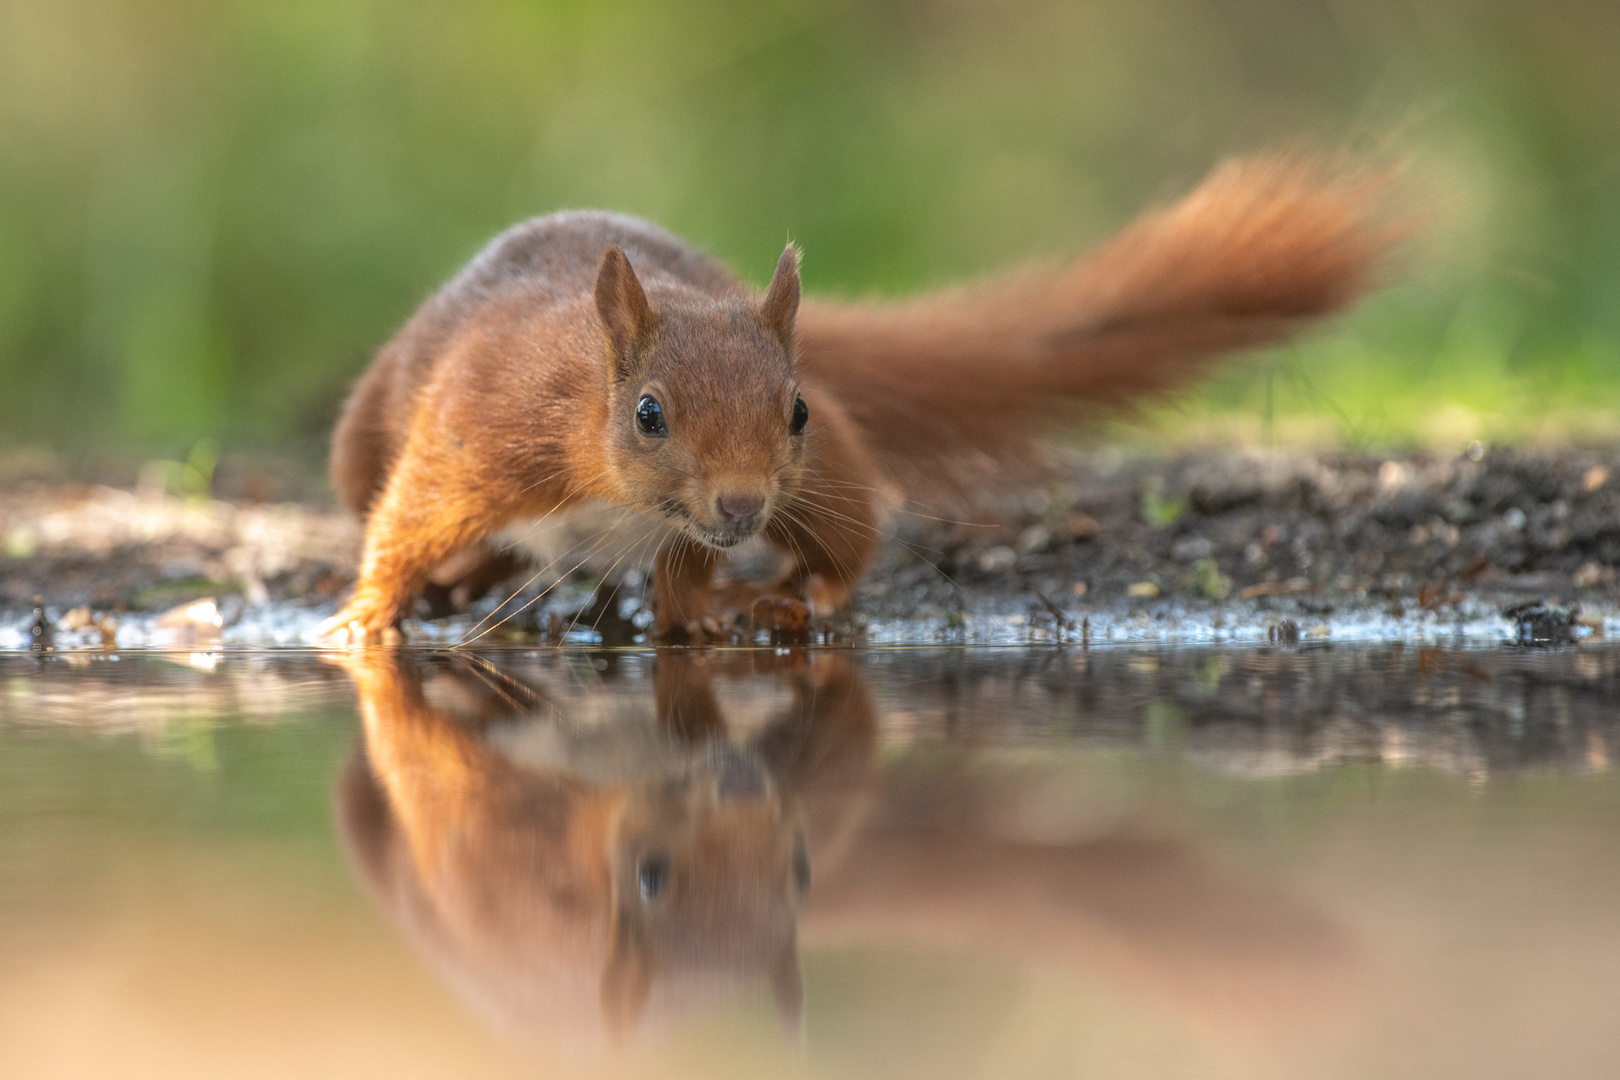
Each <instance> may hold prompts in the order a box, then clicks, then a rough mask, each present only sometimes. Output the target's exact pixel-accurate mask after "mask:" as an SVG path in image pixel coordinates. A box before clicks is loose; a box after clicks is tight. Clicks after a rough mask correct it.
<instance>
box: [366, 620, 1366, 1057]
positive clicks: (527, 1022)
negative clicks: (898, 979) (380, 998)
mask: <svg viewBox="0 0 1620 1080" xmlns="http://www.w3.org/2000/svg"><path fill="white" fill-rule="evenodd" d="M343 663H344V664H345V666H346V667H347V668H348V669H349V671H350V673H351V674H352V675H353V677H354V680H355V684H356V688H357V690H358V692H359V698H360V712H361V717H362V720H363V723H364V731H365V735H364V740H363V743H362V745H361V746H360V747H359V748H358V749H357V751H356V753H355V756H354V757H353V759H352V760H351V761H350V763H349V765H348V768H347V769H346V771H345V773H344V775H343V777H342V780H341V782H340V786H339V791H338V798H337V804H338V805H337V810H338V817H339V823H340V828H341V831H342V833H343V836H344V839H345V842H346V844H347V846H348V848H349V851H350V854H351V857H352V858H353V860H354V862H355V863H356V865H357V867H358V868H359V870H360V873H361V875H362V877H363V878H364V879H365V881H366V882H367V884H368V886H369V887H370V888H371V891H372V892H373V894H374V896H375V897H376V898H377V900H378V902H379V903H380V904H381V905H382V906H383V907H385V908H386V909H387V910H389V911H390V912H391V913H392V915H393V916H394V918H395V919H396V920H397V921H398V922H399V924H400V925H401V926H402V927H403V928H404V930H405V932H406V933H407V935H408V936H409V937H410V938H411V939H412V940H413V941H414V942H415V943H416V945H417V946H418V947H419V948H420V949H421V950H422V951H423V952H424V953H425V954H426V955H427V956H429V957H430V958H431V959H432V960H433V961H434V962H435V963H436V964H437V965H438V966H439V967H440V968H441V970H442V971H443V973H444V975H445V976H446V977H447V978H448V979H449V981H451V982H452V983H453V984H454V985H456V987H457V988H458V989H459V990H460V991H461V992H462V993H463V994H465V995H466V996H467V997H468V998H470V999H471V1000H473V1001H474V1002H476V1003H477V1004H478V1005H479V1006H480V1007H481V1009H482V1011H484V1012H486V1013H487V1014H488V1015H490V1016H491V1018H492V1019H494V1020H495V1021H496V1022H498V1023H499V1024H500V1026H502V1027H510V1028H516V1029H519V1030H523V1031H527V1032H531V1033H535V1034H539V1035H541V1036H542V1037H543V1038H545V1039H547V1040H562V1041H576V1040H578V1039H579V1038H580V1037H581V1036H582V1035H584V1036H587V1037H589V1035H590V1033H593V1032H594V1033H597V1034H598V1035H606V1036H607V1037H608V1038H609V1039H611V1040H615V1041H616V1040H618V1039H620V1038H622V1037H624V1036H625V1035H627V1034H628V1033H630V1032H631V1031H633V1030H634V1029H636V1028H638V1027H641V1026H645V1024H646V1022H647V1021H648V1020H649V1019H650V1018H651V1017H656V1016H661V1015H663V1016H667V1015H672V1014H678V1013H680V1012H682V1011H683V1010H685V1009H686V1008H689V1007H690V1006H691V1005H692V1004H693V1003H694V1002H696V1001H699V1000H702V999H703V998H705V997H709V996H712V995H713V994H714V993H716V992H718V991H721V990H724V989H725V988H726V987H730V986H737V985H747V984H755V983H763V984H766V985H768V986H769V987H770V989H771V992H772V993H773V995H774V997H775V1000H776V1002H777V1006H778V1008H779V1010H780V1012H781V1014H782V1017H783V1020H784V1023H785V1025H786V1026H788V1027H789V1028H796V1027H797V1026H798V1023H799V1016H800V1012H801V1008H802V1005H801V1002H802V991H801V984H800V975H799V962H798V940H799V938H800V937H801V936H803V937H806V938H808V939H819V940H823V941H827V940H840V941H851V940H859V941H863V942H871V943H879V944H892V943H895V942H909V943H913V944H921V945H925V946H928V947H938V948H949V949H952V950H972V951H977V952H980V953H989V954H992V955H994V956H999V957H1001V958H1003V959H1008V960H1014V961H1017V962H1020V963H1028V964H1035V965H1046V966H1054V965H1056V966H1059V967H1067V968H1078V969H1082V970H1085V971H1087V972H1091V973H1094V974H1096V975H1100V976H1102V977H1103V978H1105V979H1107V980H1109V981H1111V982H1113V983H1115V984H1117V985H1119V986H1121V987H1123V988H1126V989H1128V990H1130V991H1132V992H1133V993H1134V994H1135V996H1137V997H1139V998H1140V999H1141V1000H1143V1001H1146V1002H1148V1003H1149V1004H1150V1005H1151V1004H1154V1003H1157V1004H1158V1005H1159V1006H1161V1007H1165V1008H1168V1009H1169V1010H1170V1011H1171V1012H1172V1013H1173V1014H1176V1015H1180V1016H1182V1017H1184V1018H1186V1019H1188V1020H1191V1021H1192V1022H1193V1023H1194V1026H1195V1027H1199V1028H1202V1029H1204V1030H1206V1031H1213V1032H1217V1033H1218V1034H1219V1035H1220V1036H1221V1037H1222V1038H1223V1040H1226V1041H1232V1040H1235V1041H1239V1042H1253V1041H1255V1040H1257V1039H1258V1040H1259V1041H1261V1042H1272V1041H1275V1040H1276V1039H1278V1038H1280V1037H1282V1036H1283V1035H1285V1034H1290V1033H1294V1034H1297V1033H1300V1032H1301V1031H1302V1029H1304V1028H1308V1027H1310V1026H1311V1024H1310V1021H1312V1020H1316V1019H1321V1018H1323V1017H1325V1016H1327V1015H1328V1014H1329V1013H1331V1011H1332V1009H1333V1007H1334V1006H1335V1005H1336V1004H1337V1003H1338V1002H1339V1001H1340V999H1341V997H1342V994H1343V991H1344V989H1345V987H1346V986H1347V984H1348V982H1349V980H1347V979H1346V974H1347V973H1349V972H1351V971H1352V970H1353V969H1354V968H1355V957H1354V953H1353V950H1352V949H1351V947H1350V945H1349V943H1348V940H1347V938H1346V936H1345V935H1344V933H1343V932H1342V931H1341V930H1340V929H1339V928H1338V927H1337V926H1335V925H1334V924H1333V923H1332V922H1331V921H1330V920H1329V919H1328V918H1327V917H1326V916H1325V915H1324V914H1323V913H1321V912H1320V911H1318V910H1317V909H1315V908H1314V907H1312V906H1310V905H1308V904H1306V903H1304V902H1302V901H1301V900H1299V899H1297V898H1294V897H1292V896H1289V895H1286V894H1284V893H1282V892H1280V891H1278V890H1276V889H1272V888H1267V887H1264V886H1260V885H1257V884H1254V883H1251V882H1248V881H1245V880H1242V879H1240V878H1237V877H1235V876H1234V875H1232V874H1231V873H1229V872H1225V871H1223V870H1221V869H1219V868H1218V867H1216V866H1215V865H1213V864H1212V863H1210V862H1209V861H1207V860H1205V859H1204V858H1202V857H1200V856H1199V855H1198V854H1197V853H1196V852H1194V851H1193V850H1192V849H1191V848H1189V847H1188V846H1187V845H1185V844H1181V843H1177V842H1170V841H1165V840H1162V839H1153V838H1146V837H1141V836H1134V835H1129V834H1116V835H1111V836H1108V837H1104V838H1102V839H1097V840H1089V841H1084V842H1069V843H1052V842H1043V841H1039V840H1034V839H1023V838H1020V837H1018V836H1010V835H1007V834H1006V832H1005V831H1004V830H1003V831H998V830H997V829H995V828H994V827H992V826H991V825H990V824H989V823H990V822H993V821H994V820H996V815H995V814H994V813H991V812H989V809H988V808H992V807H994V806H995V805H996V804H997V803H998V802H1005V801H1008V800H1009V799H1010V797H1012V796H1014V795H1016V794H1017V793H1016V792H1014V791H1012V790H1009V789H1007V788H1006V782H1005V781H1002V782H1001V783H1002V786H1003V790H1000V791H998V790H997V787H996V785H997V781H995V780H993V779H990V780H987V779H986V775H987V773H986V771H985V770H982V769H976V768H974V761H973V758H972V756H971V755H966V756H963V755H956V756H954V757H953V756H952V755H949V754H945V755H941V754H917V755H911V757H912V758H913V760H911V761H907V760H906V759H904V758H903V759H901V761H900V764H899V765H897V766H895V767H891V768H890V769H888V770H887V775H880V772H879V769H878V765H877V762H878V754H877V750H878V740H877V723H876V713H875V709H874V706H873V703H872V700H871V697H870V695H869V693H868V692H867V690H866V688H865V686H864V684H863V682H862V680H861V679H860V677H859V676H858V674H857V672H856V670H855V665H854V664H853V663H852V661H851V660H850V658H849V657H847V656H845V655H841V654H837V653H817V654H811V655H808V656H807V655H805V654H803V653H798V654H794V655H792V656H788V657H775V656H772V655H764V656H761V655H760V654H749V653H742V654H736V653H731V654H727V653H714V654H706V653H701V652H691V651H670V652H665V653H661V654H660V655H659V656H658V658H657V661H656V668H655V676H654V680H653V681H654V694H653V699H654V700H653V702H652V707H651V708H650V709H649V708H648V703H647V702H646V700H645V698H644V697H643V698H639V699H638V698H636V697H635V696H634V695H633V693H630V692H627V691H630V690H632V689H633V688H632V687H630V686H629V685H627V684H628V680H625V681H623V682H621V683H620V687H621V690H620V692H619V694H618V696H616V697H611V698H610V699H608V700H605V701H604V700H595V701H586V702H584V703H581V700H578V696H577V695H576V696H575V700H573V701H572V704H571V705H570V707H569V708H566V709H565V708H563V707H562V705H561V704H559V702H560V701H561V699H562V698H563V697H565V696H566V695H563V694H559V695H557V696H556V699H555V700H554V698H553V697H552V696H548V694H547V692H545V691H544V690H541V689H537V688H535V687H534V686H531V685H528V684H526V683H524V682H520V681H518V680H516V679H513V678H511V677H510V676H507V675H504V674H501V673H499V672H497V671H495V669H494V668H493V667H492V666H490V665H489V663H488V662H487V661H484V660H481V659H479V658H477V657H470V656H467V655H464V654H457V655H455V656H454V657H433V658H419V657H416V658H413V657H410V656H408V655H406V656H396V655H391V654H388V653H365V654H362V653H356V654H353V655H351V656H349V657H346V658H345V659H344V660H343ZM761 676H763V677H764V678H765V679H766V680H769V681H770V682H771V683H772V684H773V685H774V687H775V697H776V700H775V703H774V709H773V708H772V707H771V706H770V705H760V704H759V701H758V699H759V694H758V692H757V691H758V689H759V686H760V684H761ZM728 684H729V686H728ZM717 685H718V686H719V687H720V688H721V689H723V690H724V689H731V690H747V689H749V688H752V689H753V690H754V691H755V694H754V697H753V698H748V697H747V695H746V694H744V695H743V700H742V704H737V703H736V702H733V703H732V704H731V705H730V706H729V708H728V709H725V710H723V709H722V707H721V705H720V700H719V697H717V694H716V686H717ZM727 697H728V700H730V699H732V698H734V697H736V695H735V694H728V695H727ZM728 712H730V713H733V714H735V715H734V716H733V717H732V718H731V721H730V722H728V717H727V713H728ZM762 713H763V714H764V715H763V717H762V718H760V714H762ZM756 718H760V722H758V723H753V724H750V723H748V721H749V720H752V719H756Z"/></svg>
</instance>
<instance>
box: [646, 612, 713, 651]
mask: <svg viewBox="0 0 1620 1080" xmlns="http://www.w3.org/2000/svg"><path fill="white" fill-rule="evenodd" d="M652 636H653V638H654V639H655V640H657V641H660V642H663V643H664V644H666V645H713V644H715V643H717V642H722V641H730V640H731V632H730V631H729V630H727V629H726V628H725V626H724V625H723V624H722V623H721V622H720V617H719V616H718V615H715V614H714V613H713V612H710V613H709V614H706V615H703V616H700V617H698V618H695V619H688V620H686V621H685V622H681V623H671V624H669V625H657V624H655V625H654V626H653V633H652Z"/></svg>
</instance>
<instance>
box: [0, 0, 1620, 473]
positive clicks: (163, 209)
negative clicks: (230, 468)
mask: <svg viewBox="0 0 1620 1080" xmlns="http://www.w3.org/2000/svg"><path fill="white" fill-rule="evenodd" d="M1300 139H1304V140H1305V141H1307V142H1308V143H1310V144H1313V145H1317V146H1324V147H1328V148H1332V149H1350V150H1352V151H1354V152H1356V153H1360V154H1364V155H1366V156H1368V157H1369V158H1370V159H1371V160H1375V161H1381V162H1388V161H1393V160H1409V161H1410V162H1411V168H1410V170H1409V172H1408V180H1407V185H1406V186H1407V189H1408V190H1409V192H1410V193H1411V195H1412V197H1413V199H1414V200H1415V205H1420V206H1422V207H1423V209H1424V211H1425V212H1426V213H1432V214H1433V220H1434V224H1433V226H1432V227H1431V228H1430V230H1429V232H1428V234H1427V237H1426V239H1425V240H1424V242H1423V243H1421V244H1419V245H1417V246H1416V247H1414V248H1413V250H1412V251H1411V252H1409V253H1408V256H1407V258H1406V259H1405V262H1404V264H1403V266H1402V268H1401V278H1400V283H1399V284H1398V285H1396V286H1395V287H1393V288H1391V289H1390V290H1388V291H1387V292H1385V293H1384V294H1382V295H1381V296H1380V297H1378V298H1377V299H1376V300H1375V301H1374V302H1372V303H1369V304H1367V305H1366V306H1365V307H1364V308H1363V309H1361V310H1360V311H1358V312H1357V313H1356V314H1355V315H1354V316H1352V317H1350V318H1348V319H1345V320H1343V321H1341V322H1339V323H1337V324H1335V325H1334V326H1333V327H1331V328H1330V329H1329V330H1328V331H1327V332H1324V333H1321V334H1318V335H1316V336H1314V337H1312V338H1311V339H1309V340H1308V341H1307V342H1305V343H1303V344H1300V345H1297V346H1294V347H1292V348H1290V349H1287V350H1284V351H1282V352H1279V353H1276V354H1273V355H1272V356H1271V357H1269V358H1267V359H1265V360H1263V361H1261V362H1259V363H1258V364H1251V365H1248V366H1247V367H1246V368H1244V369H1243V370H1242V371H1241V372H1238V373H1235V374H1233V375H1230V376H1227V377H1224V378H1222V379H1221V380H1219V381H1218V382H1217V383H1216V384H1214V385H1212V386H1207V387H1203V388H1200V389H1199V390H1198V391H1196V392H1195V393H1193V394H1191V395H1189V396H1188V397H1187V398H1186V399H1185V400H1184V401H1180V402H1178V403H1176V405H1175V406H1174V407H1173V408H1171V409H1168V410H1162V411H1159V412H1157V413H1155V414H1154V415H1153V416H1150V417H1149V418H1148V420H1147V421H1146V425H1145V426H1143V425H1138V426H1136V427H1135V428H1134V429H1132V430H1131V431H1128V432H1125V433H1124V434H1125V435H1126V437H1129V438H1136V439H1148V438H1160V437H1163V436H1165V434H1166V433H1172V432H1173V433H1174V435H1175V437H1176V438H1177V439H1181V440H1187V439H1194V440H1247V439H1275V440H1278V441H1282V442H1286V443H1299V442H1314V443H1329V444H1335V443H1337V444H1343V445H1349V446H1352V447H1365V446H1372V445H1383V444H1399V443H1411V442H1417V443H1425V444H1431V445H1435V446H1437V447H1454V446H1458V445H1461V444H1462V443H1465V442H1466V441H1467V440H1469V439H1472V438H1484V439H1494V440H1505V439H1540V438H1569V439H1577V440H1592V439H1610V438H1616V437H1620V419H1617V417H1620V411H1617V410H1616V406H1617V405H1620V4H1616V3H1615V2H1614V0H1543V2H1541V3H1532V2H1512V0H1366V2H1351V0H1202V2H1197V0H1106V2H1082V3H1073V2H1071V3H1057V2H1049V0H986V2H969V0H907V2H875V3H874V2H855V0H755V2H751V3H742V2H734V3H723V2H718V0H709V2H698V3H670V2H651V0H641V2H630V3H612V4H599V5H583V4H573V3H556V2H536V0H455V2H451V0H409V2H393V3H390V2H382V0H49V2H41V0H0V450H4V449H5V448H7V447H10V448H16V447H21V446H43V447H47V448H50V449H51V450H53V451H54V452H55V453H56V454H58V455H59V456H61V457H63V458H64V459H67V460H72V459H74V457H75V455H78V456H81V457H82V456H83V455H86V454H92V453H102V454H106V453H109V452H117V453H121V454H129V455H143V454H167V455H183V454H185V453H186V452H187V451H188V450H189V449H191V448H192V447H194V446H195V445H196V444H197V443H198V440H203V439H209V440H214V441H216V442H217V443H218V444H219V445H220V446H221V447H222V448H223V449H224V450H226V451H227V452H230V451H266V452H274V453H281V454H291V455H294V456H296V457H298V458H299V459H300V460H304V461H308V462H310V463H318V461H319V458H320V455H321V453H322V449H321V444H322V441H323V439H324V436H325V432H326V430H327V429H328V427H329V425H330V423H331V421H332V419H333V418H334V416H335V415H336V410H337V406H338V403H339V402H340V400H341V397H342V394H343V392H344V389H345V387H346V386H347V384H348V382H349V380H350V379H352V378H353V377H354V375H355V374H356V373H357V372H358V371H359V370H360V368H361V367H363V366H364V364H365V362H366V360H367V358H368V356H369V355H370V353H371V351H372V350H373V349H374V348H375V347H376V346H377V345H378V344H380V343H381V342H382V341H383V340H384V339H386V337H387V336H388V335H389V333H390V332H391V331H392V330H393V329H394V328H395V327H396V326H397V325H398V324H399V323H400V322H401V321H402V320H403V319H404V318H405V317H406V316H407V315H408V314H409V313H410V311H411V310H412V308H413V307H414V306H415V305H416V304H417V303H418V302H420V300H421V299H422V298H423V297H425V296H426V295H427V294H428V293H429V292H430V291H431V290H432V289H433V288H434V287H435V285H436V284H437V283H438V282H440V281H441V280H442V279H444V278H445V277H446V276H447V275H449V274H450V273H451V272H453V271H454V270H455V269H456V267H457V266H458V265H460V263H462V262H463V261H464V260H465V259H466V258H467V257H468V256H469V255H471V254H472V253H473V252H474V251H475V250H477V249H478V247H479V246H480V245H481V244H482V243H483V242H484V241H485V240H486V239H487V238H488V237H490V236H491V235H493V234H494V233H495V232H497V231H499V230H500V229H501V228H503V227H504V226H506V225H508V224H510V223H512V222H513V221H515V220H517V219H520V218H522V217H525V216H529V215H533V214H539V213H544V212H547V211H550V210H553V209H557V208H561V207H579V206H595V207H608V208H613V209H618V210H625V211H629V212H633V213H637V214H642V215H645V216H647V217H650V218H653V219H655V220H657V221H659V222H660V223H662V224H664V225H666V226H667V227H669V228H671V229H673V230H674V231H676V232H678V233H680V234H682V235H684V236H686V237H688V238H690V239H692V240H694V241H696V242H697V243H699V244H701V245H703V246H705V247H707V248H708V249H710V250H711V251H713V252H715V253H716V254H718V255H720V256H721V257H723V258H724V259H726V260H728V261H729V262H731V263H732V265H734V266H735V267H736V268H738V270H739V271H740V272H741V273H742V274H743V276H744V277H746V278H749V279H752V280H754V281H760V282H762V281H763V279H764V278H765V277H766V276H767V274H768V271H769V269H770V267H771V265H772V260H773V255H774V253H775V252H776V251H778V250H779V248H780V245H781V243H782V242H783V240H784V239H785V238H786V237H788V236H792V237H793V238H794V239H796V240H798V241H799V242H800V243H801V244H802V245H803V247H804V249H805V251H806V264H805V275H806V279H807V284H808V286H809V287H810V288H812V289H814V290H817V291H821V292H832V293H840V294H849V295H854V294H868V293H876V294H894V293H900V292H904V291H906V290H910V289H913V288H918V287H922V286H927V285H931V284H937V283H942V282H948V281H954V280H960V279H961V278H964V277H967V276H971V275H974V274H977V273H981V272H984V271H987V270H990V269H994V268H996V267H999V266H1002V265H1005V264H1007V263H1008V262H1011V261H1014V260H1016V259H1018V258H1020V257H1022V256H1026V255H1030V254H1036V253H1053V252H1064V251H1070V250H1072V249H1075V248H1077V247H1079V246H1081V245H1084V244H1086V243H1088V242H1091V241H1094V240H1096V239H1099V238H1100V237H1102V236H1104V235H1106V234H1107V232H1108V231H1109V230H1111V229H1112V228H1114V227H1116V226H1118V225H1119V224H1121V223H1123V222H1124V221H1125V220H1126V219H1127V218H1128V217H1129V216H1130V215H1131V214H1133V213H1134V212H1135V211H1136V210H1137V209H1139V208H1140V207H1141V206H1142V205H1144V204H1145V203H1148V202H1152V201H1156V200H1162V199H1164V198H1167V197H1170V196H1173V195H1174V194H1176V193H1178V192H1179V191H1181V190H1184V189H1185V188H1186V187H1187V186H1189V185H1190V184H1191V183H1193V182H1194V181H1195V180H1196V179H1197V178H1198V176H1199V175H1201V174H1202V173H1203V172H1204V170H1205V169H1207V168H1208V167H1209V166H1210V165H1211V164H1212V163H1213V162H1215V161H1216V160H1218V159H1219V158H1220V157H1222V156H1225V155H1227V154H1231V153H1234V152H1243V151H1250V150H1255V149H1263V148H1266V147H1270V146H1274V145H1276V144H1278V143H1285V142H1292V141H1297V140H1300ZM312 467H313V466H312Z"/></svg>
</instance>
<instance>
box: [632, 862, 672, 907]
mask: <svg viewBox="0 0 1620 1080" xmlns="http://www.w3.org/2000/svg"><path fill="white" fill-rule="evenodd" d="M636 878H637V879H638V880H639V881H640V883H641V898H642V899H643V900H654V899H657V897H658V895H659V894H660V893H662V892H663V891H664V886H665V885H666V884H668V882H669V859H668V857H667V856H664V855H649V856H648V857H647V858H645V859H643V860H642V861H641V865H640V866H639V867H637V868H636Z"/></svg>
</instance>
